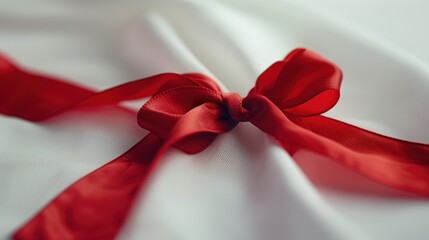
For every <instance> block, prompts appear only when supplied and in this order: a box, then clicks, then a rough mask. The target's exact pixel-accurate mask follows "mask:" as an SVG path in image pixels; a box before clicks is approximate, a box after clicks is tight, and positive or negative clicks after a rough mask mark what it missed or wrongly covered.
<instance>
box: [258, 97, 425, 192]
mask: <svg viewBox="0 0 429 240" xmlns="http://www.w3.org/2000/svg"><path fill="white" fill-rule="evenodd" d="M254 105H255V106H256V108H258V109H260V110H261V111H260V112H261V114H258V115H256V116H255V117H254V118H253V119H251V120H250V121H251V122H252V123H253V124H254V125H255V126H257V127H258V128H260V129H261V130H263V131H264V132H266V133H268V134H270V135H272V136H273V137H274V138H275V139H277V140H278V141H279V143H280V144H281V145H282V146H283V147H284V148H285V149H286V150H288V151H289V150H291V151H298V150H309V151H312V152H315V153H318V154H320V155H323V156H326V157H328V158H330V159H332V160H334V161H336V162H338V163H340V164H341V165H343V166H345V167H347V168H349V169H351V170H353V171H355V172H357V173H359V174H361V175H363V176H366V177H368V178H370V179H372V180H374V181H376V182H379V183H381V184H384V185H386V186H390V187H393V188H396V189H400V190H403V191H406V192H410V193H414V194H420V195H424V196H429V159H428V156H429V145H426V144H419V143H413V142H407V141H403V140H399V139H394V138H390V137H387V136H383V135H380V134H377V133H373V132H370V131H367V130H364V129H361V128H358V127H355V126H352V125H349V124H346V123H343V122H340V121H337V120H333V119H330V118H327V117H323V116H316V117H307V118H300V120H301V121H302V124H299V123H298V124H297V122H296V121H294V122H293V121H291V120H290V119H289V118H288V117H286V116H285V115H284V114H283V113H282V112H281V110H280V109H278V108H277V107H276V106H275V105H274V104H273V103H271V102H270V100H268V99H266V98H260V99H259V100H257V101H254ZM262 109H263V110H262ZM289 152H290V151H289ZM292 153H293V152H292Z"/></svg>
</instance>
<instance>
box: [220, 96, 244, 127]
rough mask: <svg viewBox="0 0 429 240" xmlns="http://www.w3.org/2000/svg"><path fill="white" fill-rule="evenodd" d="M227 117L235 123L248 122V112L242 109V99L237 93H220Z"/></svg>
mask: <svg viewBox="0 0 429 240" xmlns="http://www.w3.org/2000/svg"><path fill="white" fill-rule="evenodd" d="M222 99H223V102H224V104H225V106H226V108H227V110H228V113H229V116H230V117H231V118H232V119H233V120H234V121H237V122H247V121H249V116H250V112H249V110H247V109H245V108H244V107H243V98H242V97H241V96H240V95H239V94H238V93H222Z"/></svg>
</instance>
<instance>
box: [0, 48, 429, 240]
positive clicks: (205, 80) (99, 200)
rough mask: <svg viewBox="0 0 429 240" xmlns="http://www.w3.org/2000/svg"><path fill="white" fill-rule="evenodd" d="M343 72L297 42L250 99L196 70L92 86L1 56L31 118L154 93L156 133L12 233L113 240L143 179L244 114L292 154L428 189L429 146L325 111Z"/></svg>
mask: <svg viewBox="0 0 429 240" xmlns="http://www.w3.org/2000/svg"><path fill="white" fill-rule="evenodd" d="M341 78H342V75H341V71H340V69H339V68H338V67H337V66H336V65H335V64H333V63H331V62H329V61H328V60H326V59H324V58H322V57H321V56H319V55H318V54H316V53H314V52H312V51H309V50H305V49H296V50H294V51H293V52H291V53H290V54H289V55H288V56H287V57H286V58H285V59H284V60H282V61H278V62H276V63H274V64H273V65H271V66H270V67H269V68H268V69H267V70H266V71H264V72H263V73H262V74H261V75H260V76H259V77H258V79H257V81H256V84H255V87H254V88H253V89H252V90H251V91H250V92H249V94H248V95H247V96H246V97H244V98H242V97H240V96H239V95H238V94H236V93H222V92H221V90H220V88H219V86H218V85H217V84H216V83H215V82H214V81H213V80H211V79H210V78H209V77H207V76H205V75H202V74H196V73H193V74H175V73H165V74H160V75H156V76H152V77H149V78H145V79H140V80H136V81H133V82H128V83H126V84H123V85H120V86H117V87H114V88H111V89H108V90H105V91H102V92H95V91H92V90H90V89H86V88H83V87H80V86H76V85H74V84H70V83H67V82H64V81H61V80H57V79H54V78H51V77H46V76H42V75H38V74H33V73H30V72H27V71H24V70H21V69H20V68H19V67H16V66H15V65H14V64H13V63H12V62H11V61H9V60H7V59H5V58H2V57H1V56H0V113H2V114H4V115H10V116H15V117H20V118H23V119H27V120H30V121H34V122H35V121H41V120H44V119H46V118H49V117H52V116H55V115H57V114H59V113H61V112H64V111H66V110H68V109H70V108H72V107H81V106H98V105H103V104H117V103H119V102H121V101H125V100H134V99H141V98H145V97H149V96H152V97H151V98H150V99H149V101H148V102H147V103H146V104H144V105H143V106H142V107H141V109H140V110H139V112H138V114H137V122H138V124H139V125H140V126H141V127H143V128H145V129H147V130H149V131H150V134H148V135H147V136H146V137H144V138H143V139H142V140H140V142H138V143H137V144H136V145H135V146H134V147H132V148H131V149H130V150H128V151H127V152H125V153H124V154H122V155H121V156H119V157H118V158H116V159H114V160H113V161H111V162H109V163H107V164H106V165H104V166H102V167H101V168H99V169H97V170H95V171H94V172H92V173H90V174H89V175H87V176H85V177H83V178H82V179H80V180H79V181H77V182H76V183H74V184H73V185H71V186H70V187H69V188H67V189H66V190H65V191H64V192H62V193H61V194H60V195H59V196H58V197H56V198H55V199H54V200H52V201H51V202H50V203H49V204H48V205H47V206H46V207H45V208H44V209H43V210H42V211H40V212H39V213H38V214H36V215H35V216H34V217H33V218H32V219H31V220H30V221H29V222H28V223H27V224H26V225H24V226H23V227H22V228H21V229H20V230H19V231H17V233H16V234H15V235H14V238H15V239H34V237H35V236H37V237H38V238H41V239H42V238H43V239H46V240H51V239H52V240H53V239H79V240H83V239H92V240H101V239H103V240H104V239H113V238H114V237H115V236H116V234H117V233H118V231H119V230H120V229H121V227H122V224H123V223H124V221H125V219H126V217H127V214H128V212H129V210H130V208H131V206H132V204H133V202H134V199H135V198H136V196H137V193H138V190H139V189H140V187H141V185H142V184H143V183H144V182H145V179H146V177H147V176H148V174H149V173H150V172H151V170H152V169H153V168H154V166H156V163H157V162H158V161H159V160H160V159H161V158H162V156H163V154H164V153H165V152H166V151H167V150H168V149H169V148H170V147H172V146H174V147H175V148H178V149H180V150H182V151H184V152H186V153H189V154H194V153H198V152H200V151H202V150H204V149H205V148H207V147H208V146H209V145H210V144H211V143H212V142H213V141H214V140H215V138H216V136H217V135H219V134H222V133H225V132H227V131H229V130H231V129H233V128H234V127H235V126H236V125H237V124H238V123H239V122H244V121H249V122H250V123H252V124H253V125H254V126H256V127H258V128H259V129H261V130H262V131H264V132H265V133H267V134H269V135H271V136H272V137H273V138H274V139H276V140H277V142H278V143H279V144H281V146H282V147H283V148H284V149H286V150H287V151H288V152H289V153H290V154H291V155H292V156H293V155H294V153H295V152H296V151H298V150H306V151H312V152H315V153H317V154H320V155H322V156H325V157H327V158H329V159H332V160H334V161H336V162H338V163H339V164H342V165H343V166H345V167H348V168H350V169H351V170H353V171H355V172H357V173H360V174H361V175H364V176H366V177H368V178H371V179H373V180H375V181H378V182H380V183H383V184H385V185H387V186H391V187H395V188H398V189H402V190H405V191H409V192H412V193H418V194H422V195H425V196H429V160H428V159H429V145H425V144H418V143H412V142H406V141H403V140H399V139H393V138H389V137H386V136H382V135H380V134H376V133H373V132H370V131H367V130H364V129H361V128H358V127H355V126H352V125H349V124H346V123H343V122H340V121H338V120H335V119H331V118H327V117H324V116H320V114H321V113H323V112H325V111H328V110H329V109H330V108H332V107H333V106H334V105H335V104H336V102H337V101H338V99H339V88H340V84H341ZM196 181H198V179H196ZM52 229H54V230H55V231H54V230H52Z"/></svg>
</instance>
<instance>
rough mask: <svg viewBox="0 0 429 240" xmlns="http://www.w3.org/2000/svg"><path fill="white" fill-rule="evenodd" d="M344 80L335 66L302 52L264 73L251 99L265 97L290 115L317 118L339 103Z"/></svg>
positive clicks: (295, 53)
mask: <svg viewBox="0 0 429 240" xmlns="http://www.w3.org/2000/svg"><path fill="white" fill-rule="evenodd" d="M341 78H342V74H341V70H340V69H339V68H338V67H337V66H336V65H335V64H333V63H331V62H330V61H328V60H326V59H325V58H323V57H321V56H319V55H318V54H317V53H315V52H312V51H309V50H306V49H302V48H299V49H296V50H294V51H292V52H291V53H290V54H288V55H287V56H286V58H285V59H284V60H283V61H279V62H276V63H274V64H273V65H271V66H270V67H269V68H268V69H267V70H265V71H264V72H263V73H262V74H261V75H260V76H259V77H258V79H257V81H256V84H255V88H254V89H252V91H251V92H250V93H249V95H255V94H262V95H264V96H266V97H267V98H269V99H270V100H271V101H272V102H273V103H274V104H275V105H277V107H278V108H280V109H281V110H282V111H283V112H284V113H287V114H292V115H295V116H299V117H307V116H314V115H319V114H321V113H324V112H326V111H328V110H329V109H331V108H332V107H333V106H334V105H335V104H336V103H337V101H338V99H339V97H340V94H339V89H340V85H341Z"/></svg>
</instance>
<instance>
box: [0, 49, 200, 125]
mask: <svg viewBox="0 0 429 240" xmlns="http://www.w3.org/2000/svg"><path fill="white" fill-rule="evenodd" d="M195 76H196V75H195V74H187V75H180V74H175V73H163V74H158V75H155V76H151V77H148V78H143V79H138V80H135V81H130V82H127V83H124V84H122V85H118V86H115V87H112V88H109V89H106V90H104V91H101V92H96V91H93V90H91V89H88V88H86V87H82V86H79V85H77V84H74V83H68V82H67V81H64V80H62V79H59V78H55V77H49V76H46V75H43V74H38V73H33V72H31V71H28V70H26V69H21V68H20V67H18V66H16V65H15V64H14V63H13V62H12V61H11V60H9V59H7V58H5V57H3V56H1V55H0V114H3V115H8V116H13V117H18V118H22V119H26V120H28V121H32V122H38V121H43V120H45V119H47V118H50V117H53V116H55V115H58V114H61V113H63V112H65V111H67V110H69V109H71V108H74V107H94V106H101V105H109V104H110V105H115V104H117V103H119V102H121V101H126V100H136V99H142V98H145V97H149V96H152V95H153V94H155V93H156V92H157V91H158V90H159V89H160V88H162V87H163V86H164V84H166V83H167V82H174V83H175V84H177V85H179V84H189V83H194V84H198V83H195V82H194V81H193V80H192V79H193V78H195ZM200 78H201V77H200Z"/></svg>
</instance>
